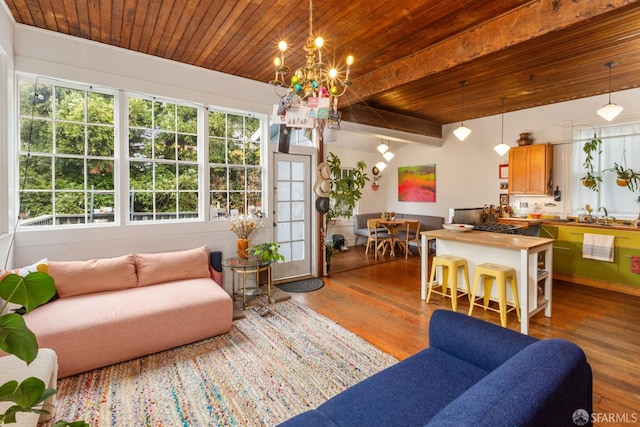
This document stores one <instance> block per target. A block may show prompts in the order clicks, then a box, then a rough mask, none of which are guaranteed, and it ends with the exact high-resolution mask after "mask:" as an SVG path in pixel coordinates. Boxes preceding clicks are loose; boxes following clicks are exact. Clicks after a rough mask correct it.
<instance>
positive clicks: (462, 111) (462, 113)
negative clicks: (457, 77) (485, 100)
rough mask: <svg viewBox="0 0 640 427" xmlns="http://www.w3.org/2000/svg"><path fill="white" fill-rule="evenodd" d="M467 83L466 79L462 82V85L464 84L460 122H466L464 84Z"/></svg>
mask: <svg viewBox="0 0 640 427" xmlns="http://www.w3.org/2000/svg"><path fill="white" fill-rule="evenodd" d="M466 84H467V81H466V80H463V81H461V82H460V85H462V106H461V107H460V123H464V86H465V85H466Z"/></svg>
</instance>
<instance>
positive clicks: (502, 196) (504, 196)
mask: <svg viewBox="0 0 640 427" xmlns="http://www.w3.org/2000/svg"><path fill="white" fill-rule="evenodd" d="M508 204H509V195H508V194H500V205H501V206H504V205H508Z"/></svg>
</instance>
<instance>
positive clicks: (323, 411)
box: [282, 348, 487, 427]
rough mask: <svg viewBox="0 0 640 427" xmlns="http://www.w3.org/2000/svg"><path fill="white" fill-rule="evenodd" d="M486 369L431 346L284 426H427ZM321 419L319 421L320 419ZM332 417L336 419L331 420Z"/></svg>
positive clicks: (484, 373)
mask: <svg viewBox="0 0 640 427" xmlns="http://www.w3.org/2000/svg"><path fill="white" fill-rule="evenodd" d="M486 375H487V371H484V370H482V369H479V368H478V367H476V366H474V365H472V364H469V363H466V362H464V361H462V360H459V359H456V358H455V357H451V356H450V355H448V354H446V353H444V352H442V351H440V350H438V349H434V348H428V349H425V350H422V351H421V352H419V353H417V354H415V355H413V356H411V357H409V358H407V359H405V360H403V361H402V363H398V364H396V365H393V366H391V367H390V368H387V369H385V370H384V371H382V372H379V373H378V374H376V375H374V376H373V377H370V378H368V379H367V380H365V381H362V382H360V383H358V384H356V385H354V386H353V387H350V388H349V389H347V390H345V391H344V392H342V393H340V394H338V395H337V396H335V397H333V398H332V399H330V400H328V401H327V402H325V403H323V404H322V405H320V406H319V407H318V408H317V409H316V410H315V411H312V412H316V414H314V415H313V416H312V419H310V418H309V413H308V412H307V413H303V414H302V415H300V416H299V417H300V418H298V419H297V417H294V418H292V419H290V420H288V421H286V422H285V423H284V424H282V425H283V426H298V425H299V426H309V425H314V426H315V425H339V426H355V425H360V426H367V425H370V426H374V425H375V426H403V427H404V426H411V425H424V424H426V423H427V422H428V421H429V420H430V419H431V418H433V417H434V416H435V415H436V414H437V413H438V412H439V411H440V410H441V409H443V408H444V407H445V406H446V405H447V404H449V402H451V401H452V400H454V399H456V398H457V397H458V396H459V395H460V394H462V393H464V392H465V391H466V390H467V389H468V388H469V387H471V386H472V385H473V384H475V383H476V382H478V381H479V380H480V379H481V378H483V377H484V376H486ZM320 420H323V421H327V422H326V423H325V422H320V423H319V424H316V422H317V421H320ZM328 420H331V422H332V423H333V424H332V423H329V421H328Z"/></svg>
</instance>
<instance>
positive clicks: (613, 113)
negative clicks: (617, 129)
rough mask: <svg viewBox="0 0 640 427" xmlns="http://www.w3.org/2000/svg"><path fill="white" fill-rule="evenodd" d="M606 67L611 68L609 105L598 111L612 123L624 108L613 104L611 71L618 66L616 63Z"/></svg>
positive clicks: (607, 64)
mask: <svg viewBox="0 0 640 427" xmlns="http://www.w3.org/2000/svg"><path fill="white" fill-rule="evenodd" d="M604 65H605V66H606V67H609V103H608V104H607V105H605V106H604V107H602V108H601V109H599V110H598V115H599V116H600V117H602V118H603V119H605V120H607V121H609V122H610V121H611V120H613V119H615V118H616V117H617V116H618V114H620V113H621V112H622V110H624V108H622V107H621V106H619V105H617V104H614V103H612V102H611V69H612V68H613V67H614V65H616V62H607V63H606V64H604Z"/></svg>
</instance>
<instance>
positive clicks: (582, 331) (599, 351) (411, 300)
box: [292, 246, 640, 426]
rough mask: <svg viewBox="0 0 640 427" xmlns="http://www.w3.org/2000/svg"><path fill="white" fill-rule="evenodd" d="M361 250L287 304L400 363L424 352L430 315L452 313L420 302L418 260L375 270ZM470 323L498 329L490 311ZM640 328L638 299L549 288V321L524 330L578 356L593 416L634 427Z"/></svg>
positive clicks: (461, 307)
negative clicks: (587, 372) (561, 343)
mask: <svg viewBox="0 0 640 427" xmlns="http://www.w3.org/2000/svg"><path fill="white" fill-rule="evenodd" d="M360 248H362V246H359V247H351V248H350V249H349V251H347V252H341V253H339V254H334V256H333V257H332V272H331V274H330V275H329V276H328V277H325V278H324V280H325V286H324V287H323V288H322V289H320V290H317V291H314V292H309V293H302V294H292V297H293V298H294V299H295V300H297V301H299V302H301V303H303V304H306V305H307V306H309V307H311V308H312V309H314V310H315V311H317V312H319V313H321V314H322V315H324V316H326V317H328V318H329V319H332V320H333V321H335V322H336V323H338V324H340V325H341V326H343V327H344V328H346V329H348V330H350V331H352V332H354V333H356V334H357V335H359V336H361V337H362V338H364V339H365V340H367V341H369V342H370V343H372V344H373V345H375V346H377V347H378V348H380V349H381V350H383V351H385V352H387V353H389V354H392V355H393V356H395V357H396V358H398V359H399V360H402V359H405V358H406V357H408V356H410V355H412V354H414V353H416V352H417V351H420V350H421V349H423V348H425V347H427V345H428V329H429V318H430V317H431V314H432V313H433V311H434V310H436V309H439V308H445V309H449V310H450V309H451V303H450V301H449V300H448V299H444V298H442V297H440V296H433V297H432V299H431V300H430V302H429V303H426V302H425V301H422V300H421V299H420V258H419V257H417V256H413V257H409V258H408V259H407V260H405V259H404V258H400V257H398V258H397V259H391V258H389V257H386V258H382V259H380V262H375V260H373V261H372V260H371V259H369V258H368V257H365V255H364V250H361V249H360ZM363 265H364V267H363ZM468 309H469V303H468V301H466V299H465V298H464V297H463V298H460V299H459V302H458V311H459V312H463V313H466V312H467V310H468ZM473 316H474V317H477V318H480V319H484V320H487V321H489V322H492V323H496V324H499V323H500V320H499V315H498V314H497V313H494V312H491V311H484V310H482V309H475V310H474V312H473ZM639 323H640V298H638V297H634V296H629V295H624V294H620V293H616V292H612V291H607V290H603V289H597V288H591V287H586V286H581V285H575V284H571V283H566V282H560V281H554V283H553V304H552V317H551V318H547V317H544V315H543V314H542V313H539V314H537V315H536V316H534V317H533V318H532V319H531V322H530V326H529V329H530V334H531V335H532V336H534V337H537V338H551V337H555V338H564V339H567V340H569V341H572V342H575V343H576V344H578V345H579V346H580V347H581V348H582V349H583V350H584V352H585V354H586V355H587V359H588V361H589V363H590V364H591V367H592V369H593V376H594V382H593V393H594V412H596V413H602V414H604V415H603V416H604V417H605V418H604V419H606V417H607V416H609V417H610V416H612V415H608V414H614V415H613V416H616V415H617V416H621V414H627V416H628V417H632V416H635V417H636V419H637V420H638V421H637V422H638V423H640V374H639V373H638V372H639V371H640V369H639V368H640V367H639V365H640V324H639ZM507 327H508V328H510V329H513V330H519V323H518V321H517V319H516V317H515V314H514V313H510V314H509V316H508V324H507ZM549 363H553V361H551V360H550V361H549ZM595 425H601V426H608V425H612V424H611V423H608V422H596V424H595ZM616 425H619V424H616Z"/></svg>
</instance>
